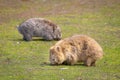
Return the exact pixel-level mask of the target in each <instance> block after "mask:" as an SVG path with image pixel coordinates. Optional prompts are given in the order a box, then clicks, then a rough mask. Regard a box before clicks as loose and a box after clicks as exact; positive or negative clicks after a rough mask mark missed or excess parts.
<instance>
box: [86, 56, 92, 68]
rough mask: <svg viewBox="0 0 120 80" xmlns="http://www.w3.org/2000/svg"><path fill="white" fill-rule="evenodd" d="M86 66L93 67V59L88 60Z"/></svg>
mask: <svg viewBox="0 0 120 80" xmlns="http://www.w3.org/2000/svg"><path fill="white" fill-rule="evenodd" d="M84 64H85V65H86V66H88V67H89V66H91V64H92V59H91V58H88V59H87V60H86V61H85V62H84Z"/></svg>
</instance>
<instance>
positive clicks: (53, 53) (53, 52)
mask: <svg viewBox="0 0 120 80" xmlns="http://www.w3.org/2000/svg"><path fill="white" fill-rule="evenodd" d="M64 59H65V58H64V54H63V53H62V50H61V48H60V46H53V47H51V48H50V57H49V60H50V63H51V64H62V63H63V62H64Z"/></svg>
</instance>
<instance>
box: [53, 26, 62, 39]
mask: <svg viewBox="0 0 120 80" xmlns="http://www.w3.org/2000/svg"><path fill="white" fill-rule="evenodd" d="M61 38H62V34H61V29H60V27H57V28H56V29H54V40H60V39H61Z"/></svg>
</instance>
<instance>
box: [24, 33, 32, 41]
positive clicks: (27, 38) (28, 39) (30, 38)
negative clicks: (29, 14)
mask: <svg viewBox="0 0 120 80" xmlns="http://www.w3.org/2000/svg"><path fill="white" fill-rule="evenodd" d="M23 40H25V41H31V40H32V36H31V35H30V34H24V35H23Z"/></svg>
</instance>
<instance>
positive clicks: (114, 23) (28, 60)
mask: <svg viewBox="0 0 120 80" xmlns="http://www.w3.org/2000/svg"><path fill="white" fill-rule="evenodd" d="M46 1H47V0H46ZM18 2H19V4H17V3H18ZM83 2H84V1H83ZM86 2H88V3H82V1H81V3H80V2H79V0H74V1H72V0H71V1H69V0H61V1H58V0H53V1H51V0H50V1H47V2H44V1H39V0H36V1H32V0H30V1H23V2H22V1H19V0H14V1H13V2H9V1H8V2H6V1H5V0H1V2H0V6H1V7H0V17H2V19H0V23H1V24H0V80H79V79H78V78H80V79H82V80H119V79H120V59H119V58H120V14H119V13H120V10H119V8H120V5H119V4H120V1H118V2H114V1H112V2H113V3H114V4H110V2H107V0H106V2H107V4H105V5H103V4H101V3H102V1H100V2H96V4H95V5H96V6H95V7H93V6H92V4H93V3H89V1H88V0H86ZM15 3H16V4H15ZM79 3H80V4H79ZM1 4H2V5H1ZM8 4H9V5H8ZM4 13H5V14H4ZM28 13H30V14H28ZM30 17H44V18H47V19H50V20H52V21H53V22H55V23H56V24H58V25H59V26H60V27H61V29H62V35H63V38H66V37H69V36H72V35H75V34H86V35H89V36H91V37H92V38H94V39H95V40H96V41H97V42H98V43H99V44H100V45H101V46H102V48H103V50H104V57H103V59H101V60H99V61H98V62H97V64H96V65H97V66H96V67H86V66H83V65H80V64H76V65H74V66H70V65H59V66H51V65H49V48H50V47H51V46H52V45H54V44H55V43H56V42H57V41H42V40H41V39H40V38H34V39H33V41H31V42H25V41H23V40H22V36H21V35H20V34H19V33H18V31H17V29H16V26H17V25H18V24H19V23H21V22H22V21H24V20H25V19H27V18H30ZM62 68H66V69H62Z"/></svg>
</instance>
